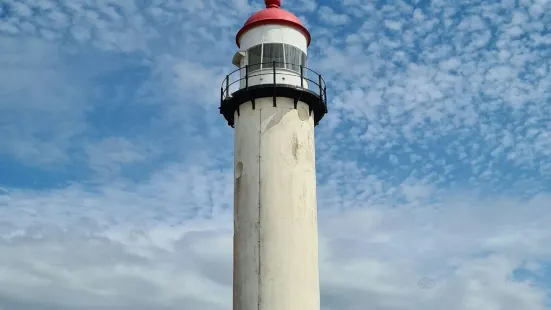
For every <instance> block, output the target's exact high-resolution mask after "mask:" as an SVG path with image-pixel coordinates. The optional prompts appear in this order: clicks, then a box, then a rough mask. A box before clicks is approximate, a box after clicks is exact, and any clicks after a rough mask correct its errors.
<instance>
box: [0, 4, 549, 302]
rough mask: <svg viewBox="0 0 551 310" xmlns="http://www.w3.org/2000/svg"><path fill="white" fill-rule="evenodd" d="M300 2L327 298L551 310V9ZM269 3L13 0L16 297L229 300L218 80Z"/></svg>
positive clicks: (0, 213) (1, 236) (228, 163)
mask: <svg viewBox="0 0 551 310" xmlns="http://www.w3.org/2000/svg"><path fill="white" fill-rule="evenodd" d="M283 6H284V8H286V9H289V10H291V11H292V12H293V13H295V14H296V15H297V16H299V17H300V18H301V20H302V21H303V22H304V23H305V24H306V25H307V26H308V27H309V29H310V31H311V33H312V38H313V39H312V45H311V47H310V50H309V64H310V67H311V68H312V69H314V70H316V71H317V72H320V73H322V74H323V76H324V78H325V80H326V81H327V83H328V99H329V114H328V115H326V117H325V118H324V119H323V120H322V121H321V123H320V125H319V126H318V127H316V130H317V132H316V155H317V171H318V175H317V180H318V207H319V221H320V223H319V230H320V268H321V270H320V272H321V292H322V300H321V303H322V309H323V310H364V309H373V310H406V309H407V310H440V309H448V310H518V309H523V310H524V309H525V310H549V309H551V117H550V116H549V115H551V100H550V99H549V98H551V78H550V77H549V75H550V71H551V28H550V26H549V25H550V24H551V14H549V12H550V11H551V1H548V0H532V1H529V0H517V1H512V0H503V1H469V2H465V1H463V2H457V1H455V2H454V1H442V0H435V1H416V0H412V1H404V0H397V1H368V0H342V1H333V0H324V1H314V0H284V1H283ZM262 7H263V3H262V1H260V0H248V1H247V0H229V1H221V0H216V1H215V0H184V1H181V0H140V1H138V0H2V1H0V137H1V138H0V309H2V310H50V309H52V310H88V309H89V310H92V309H93V310H98V309H102V310H103V309H104V310H111V309H113V310H114V309H116V310H130V309H132V310H149V309H158V310H172V309H185V310H194V309H201V310H224V309H226V310H227V309H230V307H231V296H232V293H231V281H232V280H231V278H232V277H231V272H232V271H231V268H232V261H231V260H232V254H231V252H232V225H233V221H232V202H233V199H232V195H233V184H232V182H233V177H232V175H233V171H232V161H233V129H231V128H230V127H228V126H227V124H226V122H225V120H224V119H223V117H222V116H221V115H220V114H219V112H218V109H217V108H218V104H219V94H220V90H219V87H220V86H219V85H220V83H221V81H222V79H223V77H224V76H225V74H226V73H228V72H230V71H232V70H233V69H234V68H233V67H232V65H231V57H232V56H233V54H234V53H235V51H236V46H235V41H234V40H235V33H236V32H237V30H238V29H239V28H240V26H241V25H242V24H243V22H244V21H245V20H246V19H247V18H248V16H249V15H250V14H252V13H253V12H254V11H256V10H258V9H260V8H262Z"/></svg>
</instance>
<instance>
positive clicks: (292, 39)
mask: <svg viewBox="0 0 551 310" xmlns="http://www.w3.org/2000/svg"><path fill="white" fill-rule="evenodd" d="M265 3H266V9H263V10H261V11H259V12H257V13H255V14H254V15H252V16H251V17H250V18H249V19H248V20H247V21H246V22H245V25H244V26H243V27H242V28H241V30H239V32H238V33H237V35H236V43H237V46H238V47H239V51H238V52H237V53H236V54H235V56H234V57H233V64H234V65H236V66H237V67H238V69H236V70H235V71H234V72H233V73H231V74H229V75H228V76H226V78H225V80H224V82H223V83H222V90H221V105H220V113H221V114H222V115H224V117H225V119H226V120H227V121H228V124H229V125H230V126H232V127H234V128H235V142H234V147H235V149H234V152H235V155H234V157H235V158H234V168H235V181H234V182H235V190H234V210H235V215H234V282H233V290H234V294H233V310H319V309H320V293H319V273H318V229H317V206H316V167H315V150H314V127H315V125H317V124H318V122H319V121H320V120H321V118H322V117H323V116H324V115H325V113H326V112H327V108H326V101H327V99H326V89H325V82H324V81H323V79H322V77H321V76H320V75H319V74H317V73H316V72H314V71H312V70H310V69H308V68H307V55H308V52H307V47H308V45H309V44H310V33H309V32H308V30H307V29H306V28H305V27H304V26H303V25H302V23H301V22H300V21H299V19H298V18H297V17H295V16H294V15H293V14H292V13H290V12H288V11H285V10H283V9H281V8H280V5H281V1H280V0H265Z"/></svg>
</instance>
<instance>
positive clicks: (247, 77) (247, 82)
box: [245, 65, 249, 89]
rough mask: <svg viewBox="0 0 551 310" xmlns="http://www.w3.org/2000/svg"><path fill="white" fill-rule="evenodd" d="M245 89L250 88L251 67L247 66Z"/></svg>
mask: <svg viewBox="0 0 551 310" xmlns="http://www.w3.org/2000/svg"><path fill="white" fill-rule="evenodd" d="M245 88H247V89H248V88H249V65H245Z"/></svg>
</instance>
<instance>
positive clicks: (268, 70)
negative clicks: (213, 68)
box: [220, 61, 327, 111]
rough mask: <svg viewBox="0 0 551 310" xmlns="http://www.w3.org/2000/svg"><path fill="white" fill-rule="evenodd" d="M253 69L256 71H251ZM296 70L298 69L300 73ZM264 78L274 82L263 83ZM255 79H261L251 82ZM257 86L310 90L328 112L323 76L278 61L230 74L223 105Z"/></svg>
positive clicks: (227, 78) (244, 68)
mask: <svg viewBox="0 0 551 310" xmlns="http://www.w3.org/2000/svg"><path fill="white" fill-rule="evenodd" d="M251 67H252V68H255V69H254V70H252V71H251ZM258 67H261V68H258ZM256 68H258V69H256ZM295 69H298V71H297V70H295ZM243 73H244V74H243ZM263 76H266V77H269V76H271V77H272V81H270V82H262V77H263ZM281 76H283V78H282V79H281V80H280V81H278V80H277V78H278V77H281ZM287 76H291V77H295V78H297V79H300V82H299V81H295V82H294V83H293V82H286V81H285V77H287ZM309 76H312V77H313V78H314V79H310V78H309ZM255 77H261V78H260V79H258V80H257V79H254V80H252V81H251V78H255ZM242 82H243V83H244V85H242ZM251 82H253V84H251ZM257 85H266V86H269V85H273V86H274V87H275V86H276V85H277V86H279V85H286V86H294V87H296V88H302V89H304V90H308V91H310V92H312V93H314V94H316V95H317V96H318V97H319V98H320V102H321V103H322V104H323V106H324V107H325V110H326V111H327V87H326V84H325V80H324V79H323V78H322V76H321V75H320V74H319V73H317V72H316V71H314V70H312V69H309V68H307V67H305V66H303V65H297V64H294V63H285V62H277V61H272V62H262V63H257V64H251V65H246V66H245V67H241V68H238V69H236V70H234V71H232V72H231V73H230V74H228V75H226V78H225V79H224V81H223V82H222V87H221V90H220V94H221V96H220V101H221V102H220V103H221V105H222V102H223V101H224V100H227V99H230V98H231V97H232V94H233V93H234V92H236V91H238V90H241V89H248V88H249V87H251V86H257ZM274 99H275V98H274Z"/></svg>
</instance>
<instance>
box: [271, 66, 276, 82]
mask: <svg viewBox="0 0 551 310" xmlns="http://www.w3.org/2000/svg"><path fill="white" fill-rule="evenodd" d="M272 69H273V70H274V87H275V84H276V62H275V61H274V62H273V63H272Z"/></svg>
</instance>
